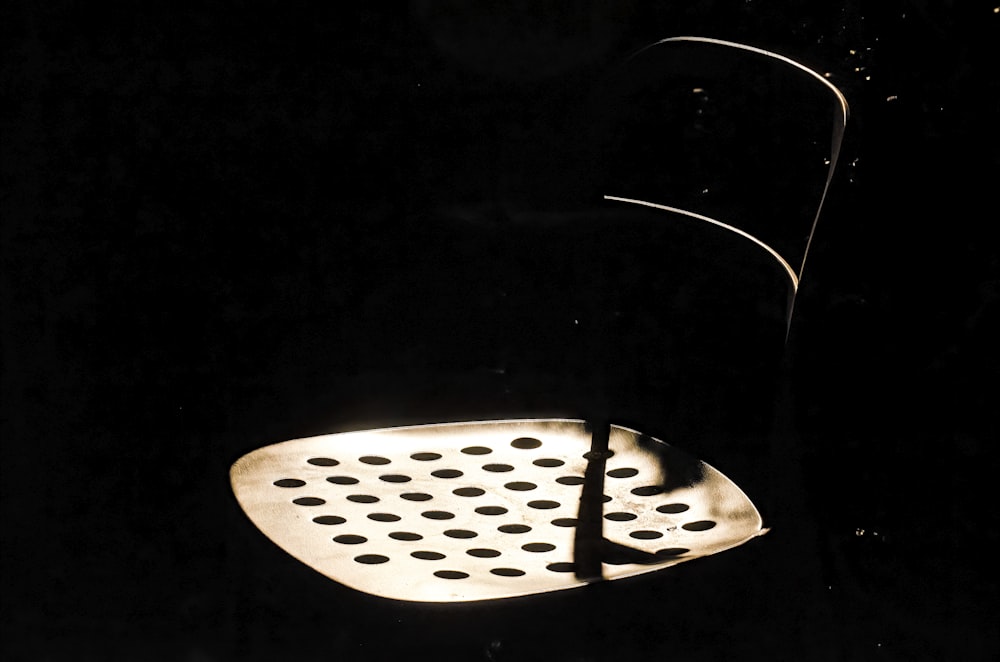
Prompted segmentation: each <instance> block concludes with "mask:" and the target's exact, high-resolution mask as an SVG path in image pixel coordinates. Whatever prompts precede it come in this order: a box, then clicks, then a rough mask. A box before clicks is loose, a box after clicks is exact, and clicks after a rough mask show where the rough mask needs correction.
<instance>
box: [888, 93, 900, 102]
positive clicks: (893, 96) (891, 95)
mask: <svg viewBox="0 0 1000 662" xmlns="http://www.w3.org/2000/svg"><path fill="white" fill-rule="evenodd" d="M898 98H899V97H898V96H896V95H895V94H890V95H889V96H887V97H886V98H885V100H886V101H895V100H896V99H898Z"/></svg>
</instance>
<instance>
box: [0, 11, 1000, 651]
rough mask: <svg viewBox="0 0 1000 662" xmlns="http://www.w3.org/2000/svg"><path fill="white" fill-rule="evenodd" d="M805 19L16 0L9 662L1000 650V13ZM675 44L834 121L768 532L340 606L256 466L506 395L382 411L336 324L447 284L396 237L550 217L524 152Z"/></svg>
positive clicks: (545, 158) (720, 456)
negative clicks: (484, 588)
mask: <svg viewBox="0 0 1000 662" xmlns="http://www.w3.org/2000/svg"><path fill="white" fill-rule="evenodd" d="M817 4H820V3H815V2H797V1H794V0H781V1H779V2H764V1H762V0H754V1H753V2H750V1H747V2H741V3H723V2H714V1H710V0H709V1H704V2H664V3H641V2H620V3H611V2H599V1H597V0H594V1H592V2H589V3H584V4H582V5H580V6H579V7H578V8H576V9H573V10H566V9H563V8H561V5H558V4H557V3H528V2H517V3H513V4H511V5H510V6H507V7H505V8H503V9H490V8H489V7H487V6H486V5H485V4H483V3H458V2H449V3H441V4H433V5H432V3H430V2H426V3H425V2H417V1H414V2H411V3H409V4H403V5H400V6H393V7H392V8H389V7H386V8H384V9H374V8H365V9H359V8H352V7H346V6H339V5H329V6H328V7H323V8H318V7H315V6H310V7H308V8H301V7H291V6H289V5H288V4H287V3H277V2H275V3H250V4H248V5H244V4H241V3H220V4H218V5H215V6H214V7H213V9H211V10H207V9H187V8H180V7H171V8H163V9H157V8H153V7H144V8H141V9H137V8H136V7H134V6H126V7H110V6H100V7H98V6H95V4H94V3H67V2H54V3H45V4H44V6H42V5H41V4H39V5H38V6H35V5H27V4H24V5H23V6H18V5H16V4H15V5H13V6H7V7H6V8H5V9H4V12H3V14H4V15H3V18H2V24H3V27H2V30H3V43H4V46H3V61H4V69H3V88H2V89H3V98H4V103H3V111H2V112H3V145H2V163H3V178H4V180H3V218H2V228H3V229H2V287H3V289H2V295H3V299H2V315H3V322H2V328H3V336H2V341H3V382H2V385H3V392H2V406H3V418H2V420H3V432H2V444H3V458H2V465H0V466H2V480H0V489H2V499H3V504H2V508H3V530H4V537H3V550H2V554H3V556H2V559H3V569H2V571H3V593H2V598H0V599H2V601H3V621H2V622H3V643H2V646H3V651H4V659H31V660H47V659H48V660H63V659H163V660H190V661H202V660H228V659H265V658H274V657H278V658H292V657H294V658H296V659H428V660H437V659H456V660H482V659H492V660H522V659H524V660H560V659H566V660H607V659H615V658H627V657H633V658H637V659H649V658H652V657H653V656H654V655H655V656H657V657H662V658H664V659H677V660H715V659H734V658H745V659H768V660H770V659H789V660H802V659H810V660H811V659H817V660H868V659H873V660H876V659H890V660H918V659H927V660H942V659H947V660H952V659H954V660H987V659H995V658H996V657H997V655H998V654H1000V637H998V632H997V626H996V624H995V622H994V621H995V617H996V613H997V602H996V598H997V581H996V578H995V572H994V570H993V568H992V567H990V564H989V562H988V557H989V556H990V555H991V553H995V550H996V548H997V542H998V540H997V537H998V521H997V515H996V510H997V509H996V508H995V502H996V498H995V496H994V493H993V491H992V490H991V488H992V487H993V485H992V484H991V483H992V481H993V479H994V476H995V475H996V471H997V469H998V462H997V452H996V440H997V438H998V433H1000V431H998V426H997V416H996V414H995V409H996V403H997V402H1000V393H998V388H997V381H998V365H997V349H996V345H997V343H996V338H997V337H1000V336H998V333H997V332H998V328H997V326H998V325H997V312H998V308H997V306H998V301H997V299H998V288H1000V281H998V273H997V268H998V252H997V243H996V241H995V239H994V236H995V233H994V231H993V228H994V226H995V224H996V208H995V192H994V190H995V186H996V182H997V181H998V175H1000V167H998V154H1000V149H998V148H1000V142H998V140H997V118H998V116H1000V114H998V112H1000V106H998V98H1000V94H998V92H1000V90H998V84H997V76H996V74H995V65H996V62H997V57H996V56H997V52H996V51H997V48H996V45H997V43H998V39H997V35H998V34H1000V32H998V27H1000V14H998V13H996V12H995V11H994V6H993V4H995V3H976V2H968V3H964V2H963V3H960V2H957V1H952V2H948V1H937V2H935V1H932V0H890V1H887V2H878V3H875V2H871V3H863V2H853V1H848V0H841V1H839V2H832V3H823V5H822V6H820V7H817V6H816V5H817ZM684 34H694V35H699V36H709V37H716V38H721V39H730V40H734V41H740V42H744V43H748V44H750V45H753V46H758V47H762V48H766V49H769V50H773V51H776V52H779V53H781V54H784V55H787V56H790V57H792V58H794V59H797V60H798V61H800V62H802V63H804V64H806V65H808V66H810V67H813V68H814V69H816V70H818V71H821V72H829V73H830V80H831V81H832V82H834V84H836V85H838V86H839V87H840V88H841V89H842V90H843V91H844V93H845V95H846V96H847V98H848V100H849V102H850V104H851V110H852V117H851V121H850V124H849V127H848V134H847V139H846V142H845V146H844V152H843V155H842V161H841V167H840V169H839V171H838V173H837V177H836V179H835V181H834V186H833V189H832V192H831V197H830V199H829V203H828V206H827V208H826V211H825V215H824V217H823V219H822V221H821V225H820V230H819V233H818V235H817V238H816V242H815V245H814V251H813V253H812V255H811V258H810V264H809V266H808V269H807V274H806V280H805V283H804V287H803V290H802V292H801V295H800V298H799V303H798V306H797V316H796V318H795V320H794V323H793V326H792V333H791V340H790V344H789V346H788V350H787V356H786V359H787V361H786V365H785V369H786V377H787V382H786V383H787V384H788V385H789V386H790V387H789V388H788V389H787V392H788V393H791V396H786V398H785V399H784V400H781V406H779V407H778V409H779V411H780V412H782V415H781V416H779V423H777V424H776V425H775V428H776V429H777V430H778V431H779V436H780V437H781V438H782V441H781V443H780V445H779V452H778V453H776V454H775V453H772V456H771V457H770V459H769V460H768V461H767V462H766V463H765V464H766V465H767V466H766V467H762V468H761V473H762V475H765V476H766V478H765V479H763V480H764V482H770V483H771V484H772V490H771V492H772V494H773V496H772V497H771V501H768V503H769V504H770V505H771V509H770V510H768V508H767V507H765V506H764V505H762V509H763V510H764V515H765V518H766V519H767V520H768V523H769V524H773V525H774V527H775V529H774V531H773V532H772V534H770V535H769V536H767V537H765V538H763V539H760V540H758V541H755V542H754V543H752V544H749V545H747V546H745V547H743V548H740V549H738V550H734V551H732V552H727V553H726V554H722V555H720V556H718V557H712V558H710V559H706V560H702V561H697V562H694V563H691V564H688V565H685V566H682V567H680V568H677V569H676V570H673V571H670V572H667V573H662V576H660V575H657V576H655V578H653V577H649V578H647V579H645V580H640V581H638V582H632V583H629V582H618V583H615V584H611V585H607V586H594V587H588V589H587V590H579V591H573V592H569V593H566V594H565V595H555V596H549V597H542V598H536V599H518V600H511V601H505V602H504V603H501V604H497V605H492V604H487V605H461V606H447V605H443V606H442V605H431V606H428V605H408V604H397V603H389V602H386V601H382V600H378V599H375V598H371V597H369V596H364V595H360V594H357V593H355V592H353V591H350V590H348V589H345V588H343V587H340V586H338V585H336V584H334V583H333V582H329V581H327V580H324V579H322V578H320V577H319V576H318V575H316V573H314V572H313V571H312V570H310V569H308V568H306V567H305V566H302V565H301V564H299V563H298V562H297V561H295V560H293V559H291V558H290V557H288V556H287V555H286V554H284V553H283V552H282V551H280V550H279V549H278V548H277V547H275V546H274V545H273V544H271V543H270V542H268V541H267V540H266V539H265V538H264V537H263V536H261V535H260V534H259V533H258V532H257V531H256V530H254V529H253V527H252V526H251V525H250V524H249V522H248V521H247V520H246V519H245V517H244V516H243V515H242V513H241V512H240V511H239V509H238V506H237V505H236V503H235V501H234V500H233V499H232V496H231V494H230V491H229V487H228V475H227V472H228V467H229V465H230V464H231V463H232V462H233V461H234V460H235V459H236V458H237V457H239V456H240V455H241V454H242V453H245V452H248V451H249V450H252V449H254V448H257V447H260V446H262V445H265V444H267V443H272V442H275V441H280V440H283V439H288V438H292V437H299V436H308V435H311V434H320V433H323V432H329V431H336V430H347V429H363V428H364V427H373V426H377V425H383V424H386V423H405V422H421V420H424V421H426V420H427V419H428V418H430V419H432V420H433V419H438V418H440V417H444V416H447V415H449V414H450V415H457V414H458V413H460V412H471V413H476V414H488V413H490V412H491V411H492V409H491V407H495V408H496V409H497V410H498V411H500V410H502V409H503V407H502V406H501V405H510V402H509V401H504V402H503V403H501V404H496V403H493V404H489V403H487V404H486V405H482V404H481V403H480V404H479V405H476V406H479V407H480V408H479V409H475V408H472V409H470V407H472V405H471V404H470V402H471V400H468V401H467V400H463V398H462V397H457V396H451V397H453V399H452V400H448V401H447V402H445V403H444V404H440V402H438V404H437V405H435V406H437V407H438V409H432V410H430V411H428V409H427V408H426V405H427V402H428V401H434V399H433V397H431V396H433V393H434V390H433V389H434V388H435V386H434V385H431V386H428V385H426V384H424V385H423V386H422V387H421V388H423V389H424V390H423V391H420V390H419V388H418V389H417V390H418V391H419V392H420V393H421V394H422V397H421V398H417V397H414V398H412V399H410V400H408V399H407V395H406V393H407V392H412V391H413V389H414V388H416V386H415V382H414V381H410V382H406V381H404V382H400V381H399V380H398V379H390V378H389V377H387V374H388V373H387V372H385V370H389V368H386V367H385V366H381V367H380V363H379V361H380V357H379V356H378V353H377V351H375V350H373V349H371V348H370V345H371V343H370V342H367V341H369V340H370V339H369V338H366V337H365V332H363V329H364V328H365V327H364V326H363V325H361V326H358V325H356V324H355V325H354V326H352V324H354V323H353V322H351V320H352V319H359V318H362V317H363V316H364V315H367V314H369V313H371V312H372V311H373V310H374V311H375V313H376V314H378V311H379V310H381V309H380V308H379V306H386V305H388V306H391V305H395V304H398V303H399V302H393V301H389V302H372V301H371V299H370V296H369V290H368V289H366V288H368V287H369V286H370V284H371V283H382V282H396V281H399V280H401V279H402V280H410V281H412V282H417V283H423V286H422V287H424V288H426V290H427V291H429V292H433V291H434V290H435V284H434V283H435V281H434V275H433V274H434V273H435V269H434V267H435V266H436V264H437V261H436V258H435V256H434V253H433V250H432V249H429V248H428V245H427V243H426V237H425V236H424V235H422V234H421V233H420V232H419V231H415V230H414V229H413V226H412V225H409V224H407V223H406V222H405V221H403V220H400V219H404V218H410V217H413V215H414V214H416V215H417V216H420V215H422V214H423V215H427V214H429V213H430V212H431V211H433V210H441V209H448V210H451V211H452V213H457V214H458V215H459V216H462V217H463V218H471V219H473V225H472V227H483V228H484V230H483V232H486V233H490V232H492V233H494V234H496V233H497V230H496V227H497V226H496V223H497V217H498V215H500V216H502V213H503V209H504V207H503V205H502V204H500V202H498V201H507V202H510V201H511V200H514V202H513V203H510V204H515V205H522V206H524V205H527V204H529V202H535V203H537V202H538V201H539V200H541V201H542V202H541V203H539V204H541V205H542V206H544V205H545V204H546V202H545V201H551V197H550V193H551V192H552V191H555V192H556V193H555V194H552V195H553V196H554V197H559V196H560V195H563V196H564V197H571V196H572V195H573V194H574V193H575V192H576V191H577V189H579V188H581V184H580V180H579V179H578V178H575V177H573V176H571V175H572V173H573V169H572V167H571V166H567V164H566V163H563V162H560V161H559V158H558V157H557V156H553V154H552V153H550V151H549V150H547V149H546V148H545V147H544V143H543V142H540V141H538V140H537V138H538V136H544V135H546V132H547V131H549V130H551V131H552V132H558V130H559V129H561V128H562V127H563V120H562V119H561V118H563V117H566V116H572V115H573V112H574V111H575V110H576V108H577V106H578V104H579V101H580V99H581V98H582V97H583V96H585V92H586V90H588V89H589V86H590V85H592V83H593V81H594V80H596V79H598V78H599V77H600V75H601V74H602V72H604V71H606V68H607V67H608V66H611V65H613V64H614V63H617V62H619V61H621V60H622V59H623V58H624V57H625V56H626V55H627V54H628V53H630V52H632V51H633V50H634V49H636V48H638V47H641V46H643V45H645V44H648V43H650V42H652V41H655V40H658V39H661V38H663V37H667V36H676V35H684ZM512 192H513V193H512ZM525 201H528V202H525ZM455 210H458V211H457V212H456V211H455ZM475 223H479V224H480V225H479V226H476V225H475ZM472 234H473V235H474V234H475V233H474V232H473V233H472ZM500 234H502V232H501V233H500ZM414 247H420V248H422V249H426V250H431V253H430V255H431V257H429V258H427V259H426V260H416V259H415V258H413V257H412V256H413V254H414ZM401 264H402V265H405V268H404V266H400V265H401ZM508 268H510V269H511V272H510V274H508V275H509V276H510V278H513V279H514V280H517V278H518V275H517V273H518V272H517V267H516V266H515V267H508ZM521 284H522V286H525V285H526V283H523V282H522V283H521ZM528 284H530V281H529V282H528ZM372 289H373V290H377V288H375V287H372ZM406 338H407V330H406V329H388V330H386V331H385V335H384V336H379V338H378V341H379V342H391V341H392V340H393V339H396V340H398V342H399V343H401V344H402V345H405V343H406ZM516 349H517V347H516V343H515V348H514V349H513V350H511V351H516ZM417 354H419V352H417ZM401 356H402V357H403V359H405V360H406V361H409V362H410V363H408V364H407V365H408V366H410V367H412V369H413V372H412V373H410V376H411V378H412V379H413V380H416V379H417V376H419V375H420V374H422V373H421V372H420V368H421V363H420V361H421V358H420V356H419V355H412V354H406V352H405V351H403V353H402V354H401ZM373 366H375V367H373ZM390 367H391V366H390ZM383 368H384V370H383ZM428 379H430V380H431V381H433V378H430V377H429V378H428ZM475 379H476V378H475V377H473V381H475ZM480 379H486V378H485V377H482V376H480ZM490 388H493V386H492V385H490V386H488V387H483V388H482V389H480V390H477V387H476V386H475V385H474V384H473V385H471V386H469V388H468V392H474V393H479V394H481V393H488V392H489V389H490ZM428 389H430V390H428ZM380 393H383V394H386V395H385V398H384V399H383V400H382V401H379V399H378V397H377V396H378V394H380ZM345 402H347V403H350V406H346V405H345V404H344V403H345ZM435 402H437V401H435ZM542 404H543V405H544V403H542ZM543 409H544V407H543ZM553 413H556V412H553ZM475 417H476V416H471V415H470V416H469V418H475ZM711 459H712V460H713V461H714V462H715V463H716V464H717V466H719V467H720V468H722V469H723V470H724V471H725V470H726V463H725V459H726V456H725V452H724V451H721V450H717V451H716V452H715V456H714V457H711Z"/></svg>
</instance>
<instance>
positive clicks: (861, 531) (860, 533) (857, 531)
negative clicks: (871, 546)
mask: <svg viewBox="0 0 1000 662" xmlns="http://www.w3.org/2000/svg"><path fill="white" fill-rule="evenodd" d="M854 535H856V536H858V537H859V538H860V537H861V536H863V535H865V530H864V529H854Z"/></svg>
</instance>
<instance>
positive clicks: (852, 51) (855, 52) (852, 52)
mask: <svg viewBox="0 0 1000 662" xmlns="http://www.w3.org/2000/svg"><path fill="white" fill-rule="evenodd" d="M849 52H850V54H851V55H857V54H858V52H857V51H856V50H854V49H853V48H852V49H851V50H850V51H849Z"/></svg>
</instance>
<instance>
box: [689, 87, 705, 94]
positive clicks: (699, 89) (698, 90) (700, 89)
mask: <svg viewBox="0 0 1000 662" xmlns="http://www.w3.org/2000/svg"><path fill="white" fill-rule="evenodd" d="M704 91H705V88H703V87H696V88H694V89H693V90H691V92H692V93H694V94H701V93H702V92H704Z"/></svg>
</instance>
